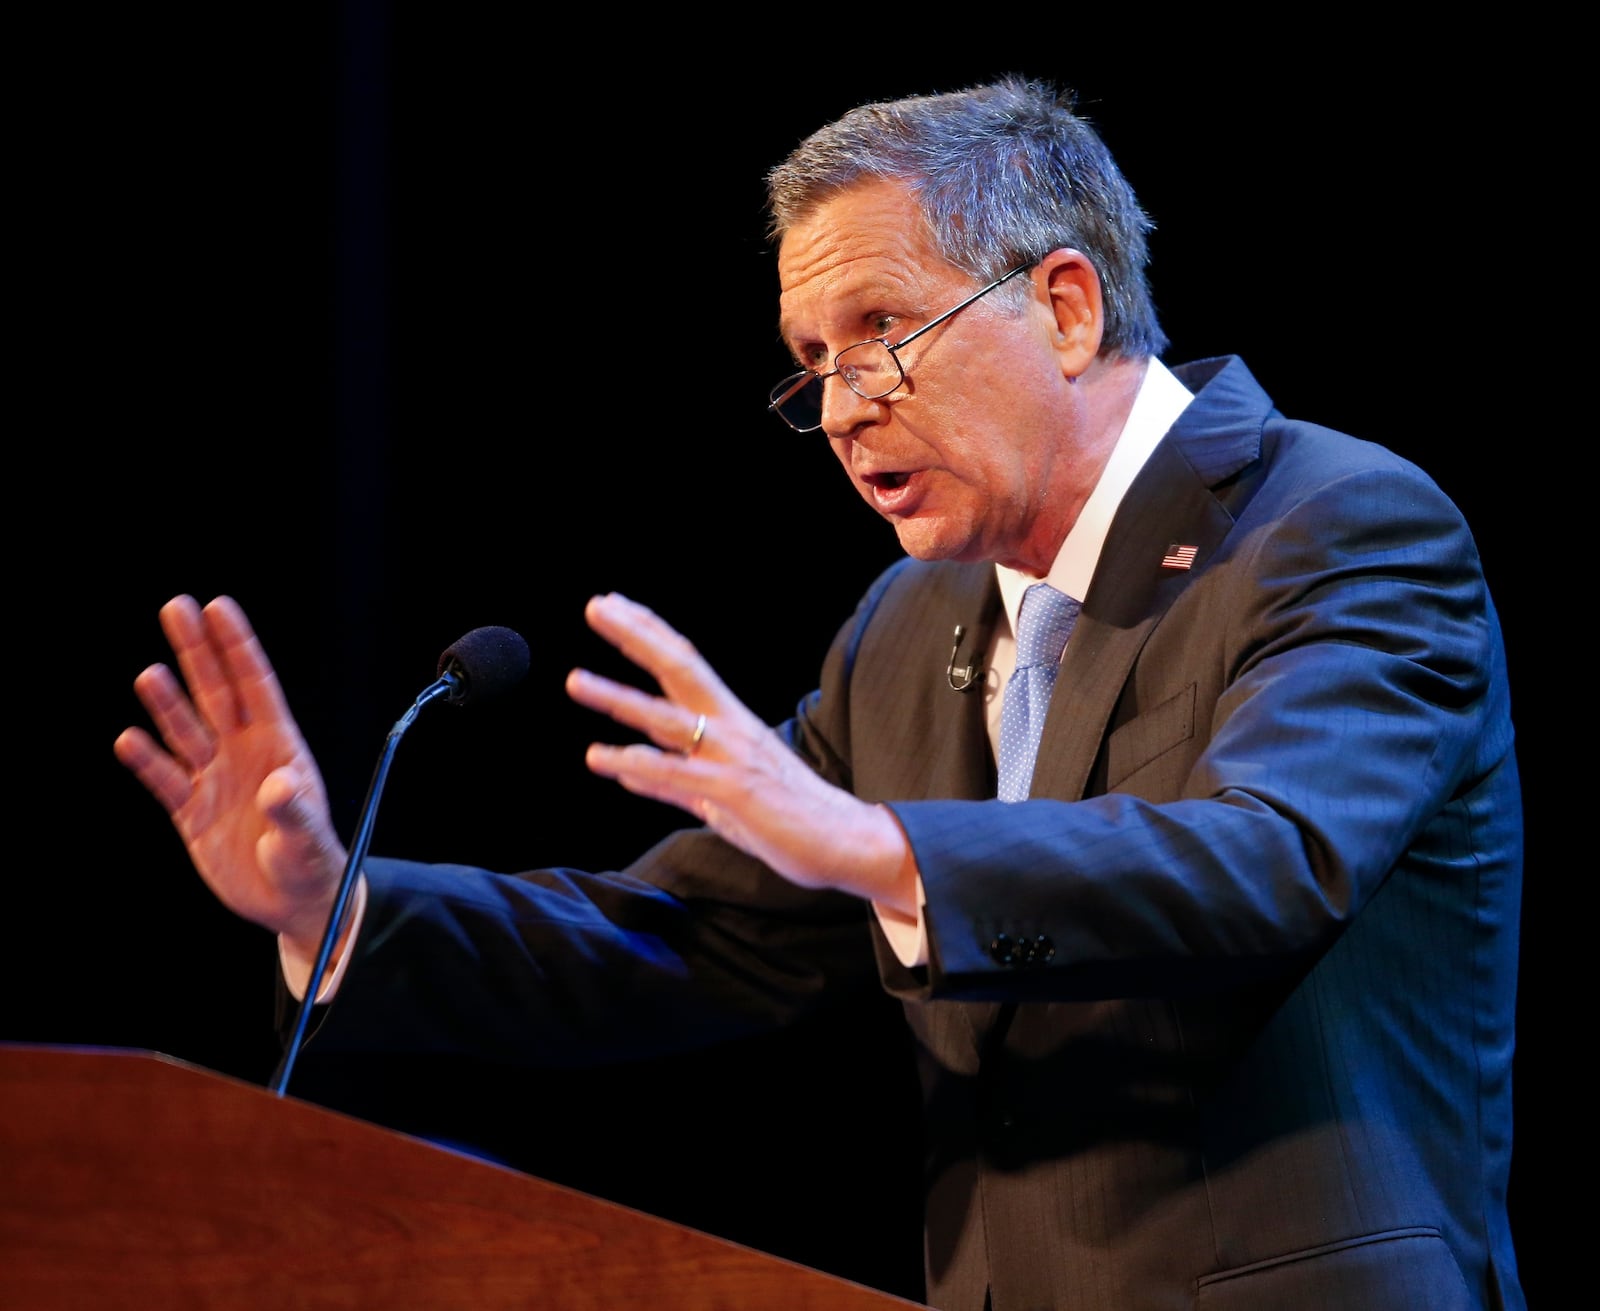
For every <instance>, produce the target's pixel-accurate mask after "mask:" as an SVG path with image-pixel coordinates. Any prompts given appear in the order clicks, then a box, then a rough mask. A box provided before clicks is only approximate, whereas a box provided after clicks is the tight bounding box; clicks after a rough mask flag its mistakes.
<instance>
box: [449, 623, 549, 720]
mask: <svg viewBox="0 0 1600 1311" xmlns="http://www.w3.org/2000/svg"><path fill="white" fill-rule="evenodd" d="M528 663H529V655H528V644H527V643H526V642H524V641H523V640H522V634H521V633H516V632H513V631H512V630H511V629H509V628H493V627H491V628H474V629H473V630H472V631H471V632H470V633H468V634H467V635H466V636H465V637H462V638H460V639H459V640H458V641H457V642H456V643H455V644H454V645H453V646H449V647H446V648H445V651H444V654H443V655H441V656H440V657H439V669H438V673H439V677H440V678H443V679H448V680H449V681H450V683H451V687H450V690H449V691H448V692H447V693H446V694H445V699H446V700H448V701H452V702H454V703H456V704H458V705H464V704H466V703H467V702H469V701H482V700H483V699H484V698H486V697H491V696H497V695H499V694H500V693H501V692H504V691H506V690H507V689H509V688H512V687H515V686H516V685H517V684H518V683H520V682H521V681H522V680H523V678H524V677H526V675H527V673H528Z"/></svg>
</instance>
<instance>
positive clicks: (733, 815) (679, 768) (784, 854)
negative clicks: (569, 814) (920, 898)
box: [567, 592, 916, 914]
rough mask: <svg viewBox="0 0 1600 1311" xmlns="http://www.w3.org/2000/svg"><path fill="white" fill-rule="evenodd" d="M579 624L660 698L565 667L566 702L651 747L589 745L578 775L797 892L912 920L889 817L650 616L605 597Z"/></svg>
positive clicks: (911, 895) (902, 856) (901, 839)
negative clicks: (727, 847)
mask: <svg viewBox="0 0 1600 1311" xmlns="http://www.w3.org/2000/svg"><path fill="white" fill-rule="evenodd" d="M584 617H585V618H586V619H587V620H588V622H589V626H590V627H591V628H593V629H594V631H595V632H596V633H598V634H599V635H600V636H601V637H603V638H605V639H606V641H608V642H610V643H611V645H612V646H614V647H616V648H617V650H618V651H620V652H621V653H622V654H623V655H624V656H626V657H627V658H628V659H629V660H631V661H633V663H634V664H636V665H638V666H639V667H640V668H641V669H643V670H644V671H645V672H646V673H647V674H649V675H650V676H651V677H652V678H653V679H654V680H655V681H656V683H657V684H658V685H659V686H660V688H661V693H660V695H657V694H653V693H650V692H646V691H642V690H640V689H638V688H634V687H629V686H627V685H625V684H622V683H618V682H615V681H613V680H612V679H608V678H603V677H601V676H600V675H598V674H594V673H591V672H589V671H588V670H583V669H575V670H573V671H572V672H571V673H570V674H569V675H568V676H567V693H568V695H569V696H571V697H572V699H573V700H574V701H576V702H578V703H579V704H580V705H583V706H587V707H588V708H589V709H591V710H597V711H599V712H600V713H601V714H604V715H608V716H609V717H610V718H611V719H613V720H615V721H616V722H617V723H619V724H622V725H625V726H626V727H628V728H631V729H635V730H637V731H638V732H640V733H642V734H644V735H645V736H646V737H648V738H649V739H650V741H651V742H652V743H654V744H655V745H653V746H652V745H650V744H649V743H633V744H631V745H628V746H607V745H604V744H602V743H595V744H593V745H591V746H590V747H589V749H588V752H587V753H586V755H585V761H586V763H587V764H588V766H589V768H590V769H591V770H592V771H593V772H594V773H596V774H599V775H601V776H602V777H605V778H611V779H615V780H616V781H617V782H618V783H620V784H621V785H622V786H623V787H625V788H627V789H628V791H630V792H636V793H638V794H639V795H641V796H646V797H650V798H652V799H654V800H656V801H664V802H667V803H668V804H670V805H674V806H677V807H679V808H680V809H682V810H686V811H688V812H689V813H690V814H691V815H693V816H695V818H697V819H699V820H701V821H702V822H704V823H705V824H706V825H708V826H709V827H711V828H712V829H715V830H716V831H717V832H718V833H719V834H721V835H722V836H723V837H724V838H726V839H727V840H728V841H729V842H731V843H733V844H734V845H735V846H737V847H739V848H741V849H742V850H744V851H746V852H748V853H749V854H750V855H752V856H755V857H756V858H758V859H760V860H763V861H765V862H766V863H767V864H768V865H770V866H771V867H772V868H773V869H774V870H776V871H777V872H778V873H779V874H781V875H783V876H784V877H785V878H786V879H788V880H789V881H790V882H792V883H796V884H799V885H800V886H802V887H817V888H823V887H827V888H836V889H839V890H840V891H844V892H851V893H854V894H856V895H857V896H861V897H865V898H867V899H869V900H872V901H874V902H877V903H878V904H879V905H881V906H884V907H886V908H891V909H894V910H898V911H901V912H903V913H907V914H915V912H916V881H915V866H914V864H913V862H912V857H911V851H910V847H909V845H908V844H907V842H906V840H905V835H904V834H903V833H902V832H901V830H900V826H899V824H897V823H896V822H895V820H894V817H893V816H892V815H891V814H890V813H889V812H888V811H887V810H885V809H884V808H883V807H881V806H873V805H869V804H868V803H866V802H864V801H861V800H860V799H859V798H857V797H854V796H852V795H851V794H850V793H848V792H845V791H844V790H842V789H840V788H836V787H834V786H833V785H832V784H830V783H828V782H827V781H826V780H824V779H823V778H821V777H820V776H819V775H817V774H816V773H815V772H814V771H813V770H812V769H811V768H810V767H809V766H808V765H807V764H806V763H805V761H803V760H801V759H800V757H799V756H797V755H796V754H795V753H794V752H793V751H792V750H790V748H789V746H788V745H787V743H785V742H784V741H783V739H782V738H780V737H779V736H778V735H777V734H776V733H775V732H773V731H772V729H770V728H769V727H768V726H767V725H766V724H764V723H763V722H762V721H761V719H760V718H759V717H758V716H757V715H756V714H755V712H754V711H752V710H750V709H749V708H748V707H747V706H746V705H745V704H744V703H743V702H742V701H740V700H739V699H738V698H737V697H736V696H734V694H733V693H732V692H731V691H729V689H728V687H727V685H726V684H725V683H724V682H723V681H722V679H721V678H720V677H719V676H718V675H717V673H716V672H715V671H714V670H713V669H712V668H711V666H710V665H709V664H707V663H706V661H705V658H704V657H703V656H701V655H700V653H699V651H698V650H696V648H695V647H694V645H693V644H692V643H691V642H690V641H689V640H688V639H687V638H686V637H684V636H683V635H682V634H681V633H679V632H677V631H676V630H675V629H674V628H672V627H671V626H670V625H669V624H667V623H666V622H665V621H664V620H662V619H661V618H660V616H658V615H657V614H655V613H654V612H653V611H651V610H649V609H647V608H646V607H644V606H642V605H639V604H638V603H637V602H635V601H631V600H629V599H628V598H627V597H625V596H621V595H619V594H617V593H614V592H613V593H610V594H608V595H606V596H597V597H594V598H593V599H591V600H590V602H589V604H588V606H587V607H586V608H585V610H584Z"/></svg>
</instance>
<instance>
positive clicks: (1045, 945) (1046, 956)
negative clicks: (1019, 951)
mask: <svg viewBox="0 0 1600 1311" xmlns="http://www.w3.org/2000/svg"><path fill="white" fill-rule="evenodd" d="M1055 954H1056V944H1055V943H1054V942H1052V941H1051V940H1050V937H1049V935H1048V934H1044V933H1041V934H1040V935H1039V936H1038V937H1037V938H1035V939H1034V940H1033V941H1032V942H1030V943H1028V945H1027V960H1028V964H1029V965H1043V964H1044V963H1045V962H1046V961H1047V960H1050V959H1051V958H1052V957H1053V956H1054V955H1055Z"/></svg>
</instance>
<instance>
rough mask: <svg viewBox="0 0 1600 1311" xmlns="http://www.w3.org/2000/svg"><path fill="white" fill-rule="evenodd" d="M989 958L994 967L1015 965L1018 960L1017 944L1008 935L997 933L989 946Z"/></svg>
mask: <svg viewBox="0 0 1600 1311" xmlns="http://www.w3.org/2000/svg"><path fill="white" fill-rule="evenodd" d="M989 956H990V958H991V959H992V960H993V961H994V963H995V964H996V965H1015V964H1016V963H1017V961H1018V959H1019V958H1018V954H1017V944H1016V943H1014V942H1013V941H1011V936H1010V935H1009V934H1006V933H997V934H995V935H994V941H992V942H991V943H990V944H989Z"/></svg>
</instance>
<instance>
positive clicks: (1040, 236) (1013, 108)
mask: <svg viewBox="0 0 1600 1311" xmlns="http://www.w3.org/2000/svg"><path fill="white" fill-rule="evenodd" d="M1075 107H1076V96H1075V95H1074V93H1073V92H1071V91H1068V90H1065V89H1058V88H1056V87H1054V86H1051V85H1050V84H1048V83H1045V82H1039V81H1030V80H1026V79H1023V78H1021V77H1019V76H1015V75H1010V76H1006V77H1003V78H1000V79H999V80H997V81H994V82H991V83H987V84H984V85H979V86H972V87H968V88H967V89H966V90H963V91H952V92H946V93H943V94H939V95H921V96H908V97H906V98H904V99H900V100H886V101H879V102H877V103H873V104H867V105H861V106H858V107H857V108H855V109H852V110H851V111H850V112H849V113H847V114H845V115H844V116H843V117H842V118H839V119H837V120H836V121H834V122H832V123H830V124H828V125H827V126H825V127H821V128H819V129H817V131H815V132H813V133H812V134H811V135H810V136H808V137H807V138H805V140H803V141H802V142H801V143H800V144H799V145H798V146H796V147H795V148H794V150H793V151H791V152H790V154H789V156H788V158H786V159H785V160H784V161H783V162H782V163H781V164H778V165H776V166H774V167H773V168H772V169H771V170H769V171H768V173H767V178H766V182H767V210H768V213H769V214H770V216H771V217H770V223H769V224H768V231H767V235H768V236H769V237H770V238H771V239H772V240H773V241H779V240H781V239H782V238H783V235H784V234H785V233H786V232H788V231H789V229H790V228H792V227H793V226H794V225H795V224H796V223H799V222H801V221H802V220H804V219H805V218H807V217H808V216H809V215H810V214H811V213H813V212H814V211H815V210H816V209H817V208H818V207H819V206H821V205H823V204H825V203H826V202H828V201H829V200H831V199H833V198H834V197H835V196H837V195H839V194H840V193H841V192H844V191H848V190H849V189H850V188H851V187H853V186H855V185H856V184H858V183H860V182H863V181H866V180H869V179H878V178H884V179H892V180H894V181H897V182H901V183H903V184H905V185H906V186H907V187H908V188H909V189H910V191H911V193H912V195H913V196H915V197H916V200H917V204H918V206H919V208H920V209H921V211H922V217H923V219H924V221H925V222H926V224H927V228H928V232H929V234H930V236H931V237H932V239H933V243H934V245H935V247H936V248H937V249H938V251H939V252H940V254H942V255H943V256H944V257H945V258H946V259H948V260H949V261H950V263H952V264H953V265H955V266H956V267H957V268H960V269H963V270H965V271H966V272H967V273H969V274H971V275H972V277H974V278H975V279H977V280H979V281H981V282H988V281H992V280H993V279H995V278H998V277H999V276H1000V275H1001V274H1002V273H1004V272H1006V271H1007V270H1008V269H1012V268H1015V267H1016V266H1017V265H1018V264H1022V263H1025V262H1026V261H1028V260H1038V259H1042V258H1043V257H1044V256H1045V255H1047V254H1049V253H1050V252H1051V251H1053V250H1057V249H1059V248H1061V247H1063V246H1067V247H1071V248H1072V249H1074V250H1078V251H1081V252H1082V253H1083V254H1084V255H1086V256H1087V257H1088V258H1089V260H1090V262H1091V263H1093V264H1094V267H1095V271H1096V272H1097V273H1098V274H1099V276H1100V287H1101V295H1102V298H1103V300H1104V304H1105V331H1104V336H1103V337H1102V339H1101V344H1100V351H1101V354H1104V355H1121V356H1127V357H1133V358H1138V357H1142V356H1146V355H1159V354H1160V353H1161V352H1162V351H1163V350H1164V349H1165V348H1166V345H1167V336H1166V334H1165V333H1164V332H1163V331H1162V330H1161V325H1160V322H1159V321H1158V319H1157V317H1156V311H1155V306H1154V304H1153V302H1152V301H1151V299H1150V288H1149V286H1148V284H1147V282H1146V280H1145V265H1146V264H1147V263H1148V261H1149V251H1148V247H1147V243H1146V236H1147V234H1148V233H1149V231H1150V230H1151V228H1152V227H1154V224H1153V223H1152V222H1151V220H1150V218H1149V216H1148V215H1146V214H1145V212H1144V210H1143V209H1142V208H1141V207H1140V205H1139V202H1138V200H1137V198H1136V197H1135V196H1134V194H1133V188H1132V187H1130V186H1129V185H1128V182H1127V180H1126V179H1125V178H1124V177H1123V176H1122V170H1121V169H1119V168H1118V167H1117V164H1116V161H1115V160H1114V159H1113V158H1112V157H1111V152H1110V151H1109V150H1107V149H1106V146H1105V143H1104V142H1103V141H1101V139H1100V137H1099V135H1098V134H1097V133H1096V132H1095V130H1094V129H1093V128H1092V127H1091V126H1090V124H1089V122H1088V120H1087V119H1085V118H1082V117H1080V116H1079V115H1078V114H1077V113H1076V112H1075ZM1013 285H1014V284H1013ZM1002 294H1004V293H1003V292H1002Z"/></svg>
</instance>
